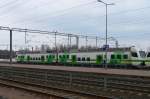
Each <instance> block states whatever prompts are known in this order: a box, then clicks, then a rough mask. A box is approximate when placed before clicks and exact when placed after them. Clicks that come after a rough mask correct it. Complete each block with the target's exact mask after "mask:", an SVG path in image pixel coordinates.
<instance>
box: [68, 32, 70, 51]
mask: <svg viewBox="0 0 150 99" xmlns="http://www.w3.org/2000/svg"><path fill="white" fill-rule="evenodd" d="M69 39H70V35H69V34H68V52H69V49H70V44H69Z"/></svg>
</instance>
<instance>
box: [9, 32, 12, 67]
mask: <svg viewBox="0 0 150 99" xmlns="http://www.w3.org/2000/svg"><path fill="white" fill-rule="evenodd" d="M9 56H10V64H12V30H10V54H9Z"/></svg>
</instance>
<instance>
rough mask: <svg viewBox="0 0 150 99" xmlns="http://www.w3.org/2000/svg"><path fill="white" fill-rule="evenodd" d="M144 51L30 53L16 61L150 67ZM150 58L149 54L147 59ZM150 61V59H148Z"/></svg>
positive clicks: (118, 49)
mask: <svg viewBox="0 0 150 99" xmlns="http://www.w3.org/2000/svg"><path fill="white" fill-rule="evenodd" d="M144 53H145V52H144V51H137V50H136V49H135V48H109V49H108V50H107V57H106V51H105V50H103V49H97V50H91V51H76V52H69V53H68V52H60V53H36V54H33V53H30V54H27V53H26V54H17V57H16V60H17V62H19V63H34V64H39V63H40V64H52V63H60V64H66V65H67V64H72V65H77V64H78V65H85V64H86V65H102V64H105V63H106V62H107V64H108V65H112V66H113V65H133V66H145V65H148V64H149V65H150V62H146V61H145V60H146V58H145V56H144V55H146V54H144ZM148 56H150V53H148V55H147V57H148ZM147 59H148V60H149V59H150V57H149V58H147Z"/></svg>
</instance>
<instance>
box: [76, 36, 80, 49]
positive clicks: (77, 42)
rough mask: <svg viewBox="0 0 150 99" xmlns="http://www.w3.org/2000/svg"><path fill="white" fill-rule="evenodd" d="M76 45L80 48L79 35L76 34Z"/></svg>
mask: <svg viewBox="0 0 150 99" xmlns="http://www.w3.org/2000/svg"><path fill="white" fill-rule="evenodd" d="M76 46H77V50H78V48H79V37H78V36H76Z"/></svg>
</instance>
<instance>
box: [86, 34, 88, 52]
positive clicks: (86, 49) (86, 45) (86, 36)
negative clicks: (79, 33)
mask: <svg viewBox="0 0 150 99" xmlns="http://www.w3.org/2000/svg"><path fill="white" fill-rule="evenodd" d="M85 40H86V51H87V52H88V48H87V36H86V37H85Z"/></svg>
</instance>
